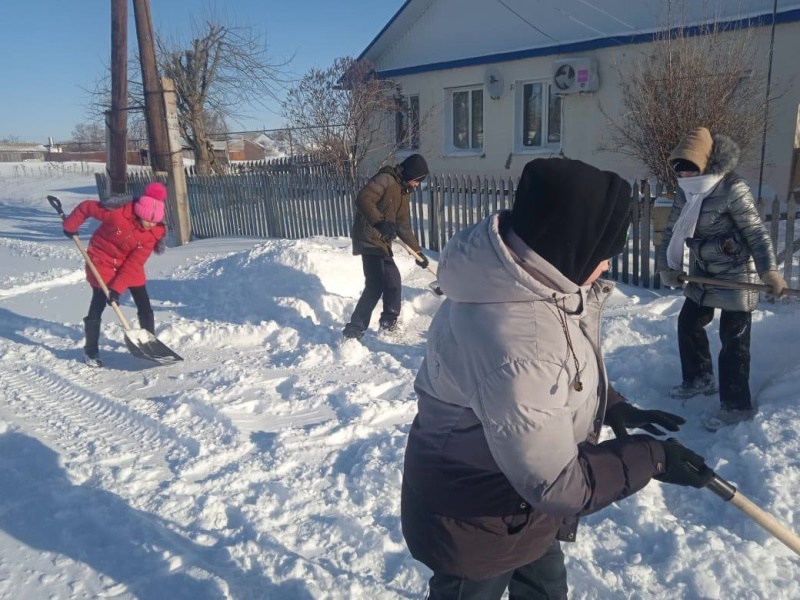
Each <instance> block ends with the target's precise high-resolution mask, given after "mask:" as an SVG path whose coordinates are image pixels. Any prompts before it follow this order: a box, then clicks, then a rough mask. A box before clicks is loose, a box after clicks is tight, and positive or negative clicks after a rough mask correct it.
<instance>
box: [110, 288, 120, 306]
mask: <svg viewBox="0 0 800 600" xmlns="http://www.w3.org/2000/svg"><path fill="white" fill-rule="evenodd" d="M113 303H116V304H117V306H119V292H118V291H116V290H112V289H109V290H108V305H109V306H111V305H112V304H113Z"/></svg>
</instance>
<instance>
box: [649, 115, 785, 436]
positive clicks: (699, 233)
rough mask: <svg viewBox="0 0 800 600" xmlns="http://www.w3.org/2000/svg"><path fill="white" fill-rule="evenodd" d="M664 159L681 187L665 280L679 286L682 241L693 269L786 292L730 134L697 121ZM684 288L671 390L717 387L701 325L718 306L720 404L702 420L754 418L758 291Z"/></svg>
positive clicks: (690, 393)
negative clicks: (677, 375)
mask: <svg viewBox="0 0 800 600" xmlns="http://www.w3.org/2000/svg"><path fill="white" fill-rule="evenodd" d="M669 161H670V164H671V165H672V167H673V169H675V172H676V174H677V176H678V192H677V194H676V197H675V203H674V205H673V207H672V212H671V213H670V217H669V222H668V224H667V229H666V231H665V233H664V239H663V241H662V244H661V248H660V250H659V254H658V257H657V264H658V267H657V268H658V269H659V272H660V275H661V280H662V281H663V282H664V284H665V285H667V286H670V287H681V286H682V285H683V282H682V281H681V277H682V276H684V275H686V270H687V269H686V268H684V265H683V255H684V246H688V247H689V252H690V259H689V267H688V273H689V275H690V276H695V277H707V278H713V279H719V280H726V281H735V282H742V283H756V282H757V276H759V277H760V278H761V280H762V281H763V282H764V283H766V284H767V285H769V286H771V287H772V294H773V295H774V296H775V297H780V296H781V295H783V294H785V290H786V281H784V279H783V277H781V275H780V274H779V273H778V270H777V269H778V267H777V262H776V259H775V253H774V252H773V249H772V243H771V241H770V238H769V234H768V233H767V229H766V227H764V224H763V222H762V221H761V218H760V217H759V215H758V211H757V210H756V206H755V202H754V200H753V194H752V192H751V190H750V186H749V185H748V183H747V182H746V181H745V180H744V179H743V178H742V177H740V176H739V175H737V174H736V173H735V172H734V171H733V170H734V169H735V168H736V166H737V164H738V162H739V146H738V145H737V144H736V143H735V142H734V141H733V140H732V139H731V138H729V137H728V136H725V135H715V136H713V137H712V135H711V133H710V132H709V130H708V129H706V128H705V127H698V128H696V129H693V130H692V131H690V132H689V133H687V134H686V135H685V136H684V138H683V139H682V140H681V142H680V144H678V146H677V147H676V148H675V150H674V151H673V152H672V154H671V155H670V157H669ZM683 293H684V295H685V296H686V300H685V301H684V304H683V307H682V308H681V312H680V316H679V317H678V348H679V350H680V356H681V372H682V376H683V381H682V382H681V383H680V384H679V385H677V386H675V387H674V388H672V389H671V390H670V396H672V397H673V398H679V399H686V398H692V397H694V396H697V395H700V394H705V395H711V394H714V393H716V391H717V386H716V384H715V381H714V373H713V368H712V363H711V353H710V351H709V344H708V336H707V335H706V332H705V327H706V326H707V325H708V324H709V323H711V321H712V320H713V318H714V311H715V309H717V308H718V309H720V310H721V317H720V328H719V335H720V340H721V341H722V350H721V351H720V354H719V396H720V403H721V409H720V411H719V412H718V413H717V414H716V415H713V416H711V417H710V418H709V419H708V420H707V422H706V427H707V428H708V429H709V430H712V431H716V430H717V429H719V427H722V426H724V425H729V424H733V423H737V422H739V421H742V420H746V419H749V418H751V417H752V416H753V414H754V413H755V410H756V407H755V406H754V404H753V401H752V399H751V397H750V329H751V322H752V316H751V313H752V311H753V310H755V308H756V306H757V305H758V292H757V291H753V290H746V289H731V288H722V287H714V286H712V285H704V284H699V283H686V284H685V285H683Z"/></svg>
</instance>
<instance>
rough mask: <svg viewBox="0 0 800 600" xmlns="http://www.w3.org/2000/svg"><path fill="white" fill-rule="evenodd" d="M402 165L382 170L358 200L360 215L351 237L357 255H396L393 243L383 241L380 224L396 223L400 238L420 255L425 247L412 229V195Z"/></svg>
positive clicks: (363, 189) (356, 217)
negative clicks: (407, 187)
mask: <svg viewBox="0 0 800 600" xmlns="http://www.w3.org/2000/svg"><path fill="white" fill-rule="evenodd" d="M402 175H403V170H402V169H401V168H400V166H399V165H398V166H395V167H382V168H381V169H380V170H379V171H378V173H377V174H376V175H374V176H373V177H372V178H371V179H370V180H369V181H368V182H367V184H366V185H365V186H364V187H363V188H362V189H361V191H360V192H359V193H358V196H357V197H356V201H355V209H356V211H355V212H356V214H355V218H354V219H353V226H352V228H351V230H350V237H351V238H352V240H353V254H355V255H356V256H358V255H361V254H373V255H378V256H392V255H393V253H392V243H391V242H387V241H384V240H382V239H381V236H380V233H379V232H378V230H377V229H375V227H373V225H374V224H375V223H377V222H378V221H384V220H385V221H392V222H393V223H395V224H396V225H397V237H399V238H400V239H401V240H403V241H404V242H405V243H406V244H407V245H408V246H410V247H411V249H412V250H414V251H415V252H417V253H420V252H422V248H421V247H420V245H419V242H418V241H417V238H416V236H415V235H414V232H413V230H412V229H411V207H410V205H409V196H410V193H409V191H408V190H407V189H405V187H404V185H403V177H402Z"/></svg>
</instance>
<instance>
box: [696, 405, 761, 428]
mask: <svg viewBox="0 0 800 600" xmlns="http://www.w3.org/2000/svg"><path fill="white" fill-rule="evenodd" d="M755 414H756V410H755V409H754V408H751V409H747V410H726V409H724V408H721V409H720V410H719V411H718V412H716V413H714V414H712V415H711V416H710V417H708V418H707V419H706V420H705V423H704V425H705V428H706V430H708V431H710V432H712V433H714V432H715V431H717V430H718V429H722V428H723V427H729V426H732V425H736V424H738V423H741V422H742V421H749V420H750V419H752V418H753V417H754V416H755Z"/></svg>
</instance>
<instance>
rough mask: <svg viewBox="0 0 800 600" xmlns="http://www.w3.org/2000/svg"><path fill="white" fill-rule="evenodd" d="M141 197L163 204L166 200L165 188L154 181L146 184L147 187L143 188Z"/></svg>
mask: <svg viewBox="0 0 800 600" xmlns="http://www.w3.org/2000/svg"><path fill="white" fill-rule="evenodd" d="M142 195H143V196H149V197H150V198H155V199H156V200H161V201H162V202H163V201H164V200H166V199H167V188H165V187H164V184H163V183H159V182H158V181H154V182H153V183H148V184H147V187H146V188H144V194H142Z"/></svg>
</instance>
